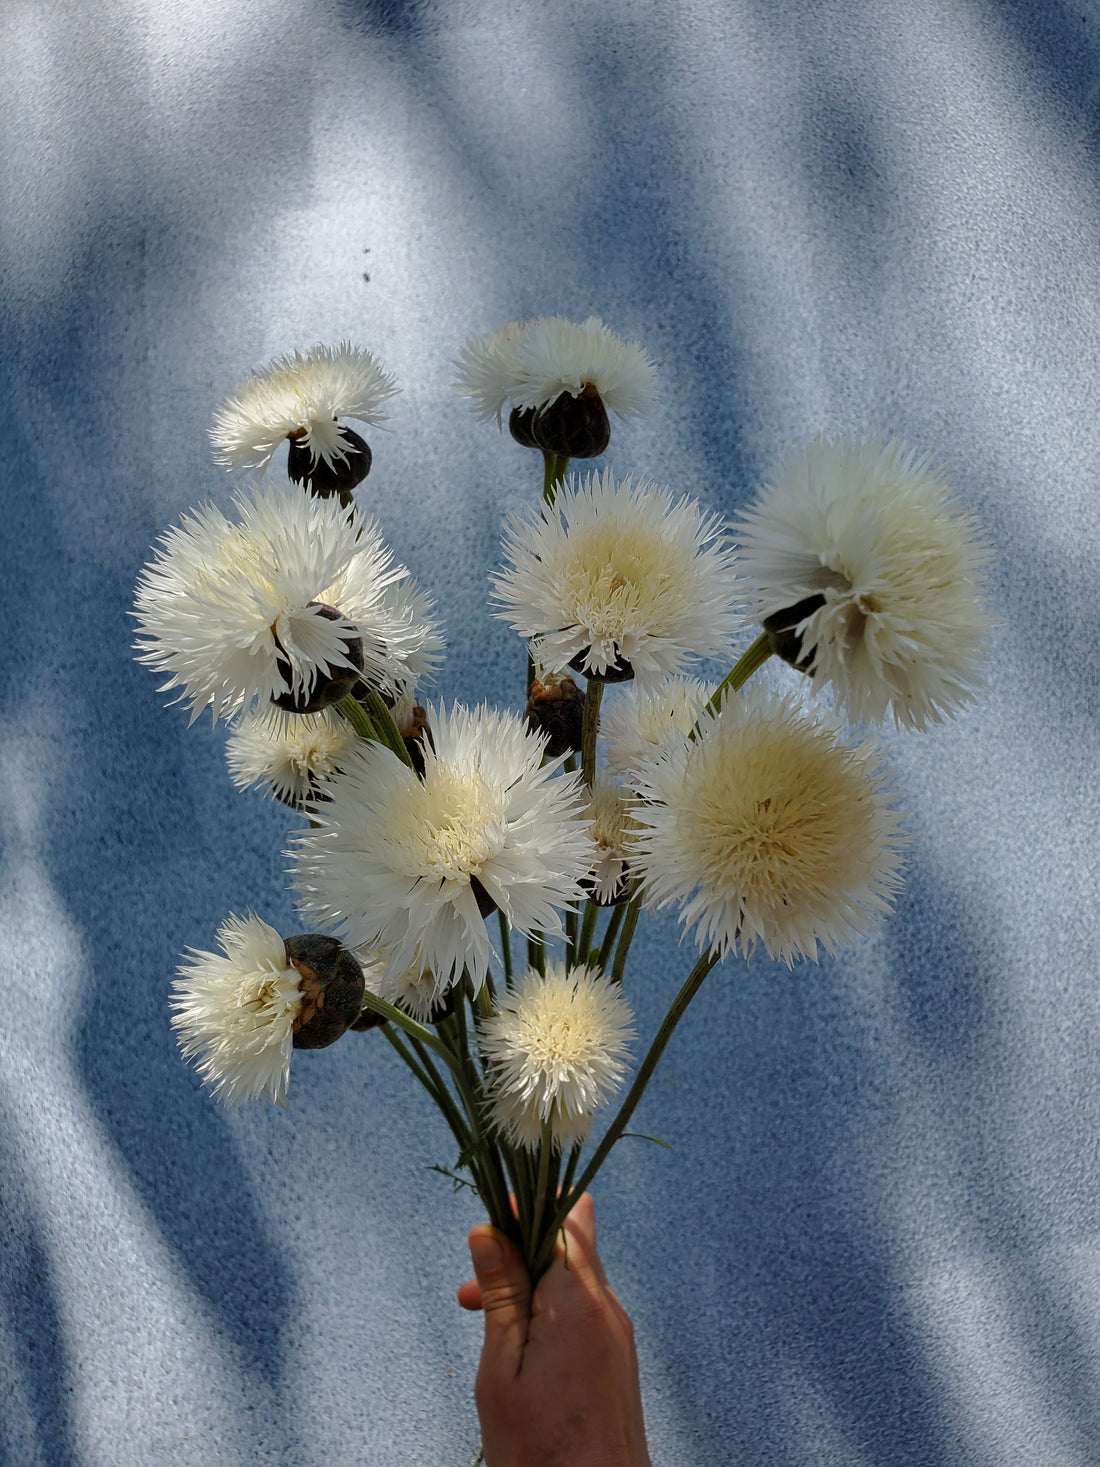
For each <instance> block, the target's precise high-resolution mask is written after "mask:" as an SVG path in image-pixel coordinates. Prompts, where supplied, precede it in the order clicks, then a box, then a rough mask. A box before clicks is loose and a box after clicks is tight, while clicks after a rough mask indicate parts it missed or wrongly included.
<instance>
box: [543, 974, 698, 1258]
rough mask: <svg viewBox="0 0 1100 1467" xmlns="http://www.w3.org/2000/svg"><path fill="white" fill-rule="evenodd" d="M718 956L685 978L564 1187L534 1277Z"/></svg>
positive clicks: (616, 1136)
mask: <svg viewBox="0 0 1100 1467" xmlns="http://www.w3.org/2000/svg"><path fill="white" fill-rule="evenodd" d="M718 958H719V954H718V953H717V952H714V951H711V952H708V953H704V954H703V956H702V957H701V958H700V959H699V961H698V962H697V963H696V964H695V967H694V968H692V970H691V972H690V973H689V974H688V976H687V977H686V978H685V979H684V983H683V987H682V988H681V989H680V992H679V993H678V994H677V995H676V997H675V998H674V999H673V1001H672V1007H671V1008H670V1009H669V1011H668V1013H667V1014H666V1015H665V1016H664V1018H663V1019H662V1020H661V1027H660V1028H659V1029H658V1030H657V1033H656V1034H655V1035H654V1036H653V1043H652V1044H651V1045H650V1046H649V1051H648V1053H647V1054H646V1057H645V1059H644V1060H643V1061H642V1063H641V1068H640V1069H639V1070H638V1073H637V1074H636V1075H635V1077H634V1083H633V1085H631V1087H630V1089H629V1091H628V1092H627V1096H626V1099H625V1100H624V1101H623V1103H622V1105H621V1106H620V1107H619V1110H618V1113H617V1114H616V1116H615V1119H614V1120H613V1121H612V1122H611V1124H610V1126H608V1128H607V1131H606V1133H605V1135H604V1137H603V1140H602V1141H601V1142H600V1144H599V1145H598V1146H597V1147H596V1150H595V1151H594V1152H593V1153H592V1158H591V1160H590V1161H589V1163H588V1165H587V1166H586V1167H585V1169H584V1171H583V1172H582V1173H581V1177H580V1181H579V1182H577V1183H576V1185H575V1186H573V1187H570V1188H569V1190H568V1191H566V1190H565V1189H564V1188H563V1189H562V1194H561V1199H560V1201H559V1203H558V1210H557V1212H556V1213H555V1214H554V1217H553V1219H552V1221H551V1223H550V1226H549V1229H548V1236H547V1242H546V1243H544V1244H543V1247H542V1251H541V1252H540V1253H539V1255H538V1256H537V1257H536V1259H535V1262H534V1267H533V1268H532V1270H531V1276H532V1277H533V1278H538V1277H539V1274H540V1273H541V1272H543V1271H544V1270H545V1269H546V1267H547V1265H548V1263H549V1261H550V1252H551V1251H552V1248H553V1240H554V1238H555V1237H556V1236H557V1232H558V1229H559V1228H560V1227H561V1225H562V1223H563V1222H564V1221H565V1219H566V1218H567V1217H568V1216H569V1210H570V1208H571V1207H572V1206H573V1204H574V1202H576V1200H577V1198H578V1197H579V1196H580V1195H581V1193H582V1192H584V1191H585V1190H586V1189H587V1188H588V1187H589V1186H590V1185H591V1182H592V1178H593V1177H594V1176H595V1175H596V1173H597V1172H598V1171H599V1169H600V1167H601V1166H603V1164H604V1162H605V1161H606V1160H607V1154H608V1152H609V1151H610V1150H611V1148H612V1146H614V1144H615V1142H616V1141H617V1140H618V1139H619V1137H620V1136H621V1135H622V1133H623V1132H624V1131H625V1130H626V1125H627V1122H628V1121H629V1120H630V1117H631V1116H632V1115H633V1114H634V1110H635V1107H636V1106H637V1104H638V1102H639V1101H640V1100H641V1098H642V1096H643V1094H644V1093H645V1088H646V1086H647V1085H648V1084H649V1080H650V1077H651V1075H652V1074H653V1071H654V1070H655V1069H656V1068H657V1061H658V1060H659V1059H660V1058H661V1055H662V1054H664V1052H665V1046H666V1045H667V1044H668V1041H669V1040H670V1039H671V1038H672V1035H673V1032H674V1030H675V1028H676V1025H677V1024H678V1023H679V1022H680V1020H681V1019H682V1018H683V1017H684V1013H685V1012H686V1010H687V1006H688V1004H689V1003H690V1002H691V1000H692V999H693V998H694V997H695V995H696V994H697V993H698V992H699V989H700V988H701V987H702V986H703V979H704V978H705V977H706V976H707V974H708V973H709V972H710V970H711V969H712V968H713V967H714V965H715V963H716V962H717V961H718Z"/></svg>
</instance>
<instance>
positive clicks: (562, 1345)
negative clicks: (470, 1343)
mask: <svg viewBox="0 0 1100 1467" xmlns="http://www.w3.org/2000/svg"><path fill="white" fill-rule="evenodd" d="M564 1231H565V1235H566V1239H567V1244H568V1263H567V1262H566V1248H565V1247H563V1245H562V1240H561V1238H560V1237H559V1239H558V1243H557V1248H556V1250H555V1253H554V1260H553V1262H552V1263H551V1265H550V1267H549V1268H548V1269H547V1271H546V1273H545V1274H544V1275H543V1276H542V1278H541V1279H540V1280H539V1282H538V1284H537V1286H536V1288H535V1290H534V1294H533V1295H532V1292H531V1283H530V1280H529V1279H528V1277H527V1270H526V1268H525V1267H524V1264H523V1259H522V1257H521V1256H520V1253H519V1250H518V1249H517V1248H516V1247H515V1245H514V1244H513V1243H512V1242H510V1241H509V1239H508V1238H506V1237H505V1236H504V1234H503V1233H500V1232H498V1231H497V1230H496V1228H492V1227H490V1226H489V1225H488V1224H487V1223H481V1224H479V1225H478V1226H477V1227H475V1228H472V1229H471V1230H470V1236H469V1244H470V1257H471V1259H472V1261H473V1265H474V1272H475V1274H476V1275H477V1277H476V1279H471V1280H469V1282H467V1283H464V1284H463V1285H462V1286H461V1287H460V1288H459V1290H458V1302H459V1303H460V1304H461V1305H462V1307H463V1308H464V1309H481V1310H482V1311H483V1312H484V1315H485V1340H484V1344H483V1345H482V1350H481V1364H480V1366H479V1368H478V1372H477V1381H476V1383H475V1385H474V1399H475V1400H476V1402H477V1412H478V1416H479V1417H480V1420H481V1435H482V1445H483V1448H484V1452H485V1464H486V1467H563V1464H565V1463H568V1464H569V1467H650V1461H649V1453H648V1451H647V1450H646V1441H645V1423H644V1421H643V1419H642V1393H641V1388H640V1386H639V1383H638V1357H637V1355H636V1354H635V1352H634V1328H633V1326H632V1325H631V1323H630V1316H629V1315H628V1314H627V1312H626V1310H625V1309H624V1308H623V1306H622V1305H621V1304H620V1303H619V1301H618V1299H616V1297H615V1295H614V1293H613V1292H612V1289H611V1286H610V1285H609V1284H608V1282H607V1275H606V1274H605V1273H604V1271H603V1264H602V1263H601V1262H600V1258H599V1254H598V1253H597V1252H596V1213H595V1208H594V1206H593V1202H592V1198H591V1197H590V1196H589V1194H588V1193H587V1192H586V1193H585V1194H584V1195H583V1196H582V1197H580V1198H579V1199H578V1201H577V1202H576V1204H575V1205H574V1207H573V1210H572V1212H571V1213H570V1214H569V1216H568V1217H567V1218H566V1220H565V1228H564Z"/></svg>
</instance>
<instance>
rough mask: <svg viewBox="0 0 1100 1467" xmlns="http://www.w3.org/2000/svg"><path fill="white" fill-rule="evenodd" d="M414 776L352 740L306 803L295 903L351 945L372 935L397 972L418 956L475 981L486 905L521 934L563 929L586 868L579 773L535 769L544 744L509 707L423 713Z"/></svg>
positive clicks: (447, 975) (448, 979)
mask: <svg viewBox="0 0 1100 1467" xmlns="http://www.w3.org/2000/svg"><path fill="white" fill-rule="evenodd" d="M428 721H429V726H430V728H431V740H430V741H428V740H424V741H423V743H422V745H421V750H422V754H423V759H424V773H423V776H422V777H421V778H418V777H417V776H416V774H415V773H414V772H413V771H412V770H411V769H410V768H408V766H407V765H405V764H403V763H402V762H401V760H400V759H398V757H397V756H396V755H395V754H394V753H392V752H391V751H390V750H389V749H386V748H384V747H382V746H381V745H378V744H369V745H363V746H361V747H360V748H359V749H357V750H356V751H355V752H354V754H353V755H352V757H351V758H350V759H349V760H348V762H347V763H346V764H345V767H344V769H343V770H342V771H341V773H340V774H338V775H337V776H336V777H335V778H334V779H333V781H332V782H331V784H330V785H329V786H328V787H327V793H328V795H329V796H330V800H329V802H328V803H326V804H324V805H319V806H318V807H317V808H316V809H315V810H314V811H312V812H311V813H312V815H313V820H314V822H315V824H316V826H317V828H316V829H314V830H311V831H309V832H306V833H303V835H302V836H301V837H300V838H299V845H298V849H297V851H296V853H295V858H294V860H295V885H296V886H297V889H298V891H299V893H300V895H301V899H302V903H303V905H304V906H305V908H306V909H307V910H309V911H311V912H315V913H317V914H318V915H320V916H322V918H323V920H324V921H325V922H326V923H330V922H331V923H335V924H337V928H338V930H339V931H340V932H341V933H342V934H343V935H345V936H346V938H347V940H348V941H349V942H350V943H351V944H352V945H354V946H355V947H362V946H371V945H373V944H378V945H379V946H381V947H383V948H386V949H387V950H388V966H389V968H390V970H391V972H398V971H401V970H403V969H407V968H410V967H412V966H414V964H415V963H416V962H418V961H419V962H422V963H423V964H424V966H425V967H427V968H429V969H430V970H431V971H432V972H433V973H435V974H436V975H437V976H438V977H439V978H440V980H441V981H443V982H445V983H447V984H450V983H453V982H455V981H457V979H458V978H459V977H461V974H462V970H463V968H464V967H466V968H468V969H469V971H470V973H471V975H472V976H473V977H474V979H475V981H480V980H481V978H482V977H483V976H484V974H485V972H486V971H487V969H488V964H489V956H490V952H491V947H490V943H489V938H488V936H487V934H486V930H485V921H484V914H485V913H487V912H489V911H491V910H492V908H493V906H496V907H498V908H499V909H500V910H501V911H502V912H503V913H504V915H505V917H506V918H507V920H508V921H509V922H510V923H511V925H512V926H513V927H515V928H517V929H518V930H519V931H520V932H524V933H530V932H534V931H536V930H537V931H542V932H547V933H554V934H556V933H560V932H561V930H562V928H561V919H560V917H559V915H558V913H557V911H556V910H555V908H556V907H557V906H562V905H565V904H568V903H571V902H574V901H576V900H577V899H578V898H579V897H580V896H581V895H582V891H581V881H582V879H583V878H584V876H585V875H586V874H587V872H588V870H589V868H590V866H591V844H590V842H589V838H588V834H587V829H586V823H585V820H584V814H583V808H582V806H581V802H580V795H579V784H578V776H576V775H562V774H560V773H558V772H557V771H558V768H559V766H560V763H561V761H560V760H555V761H553V762H552V763H549V764H547V765H546V766H545V767H541V766H542V758H543V752H544V749H545V740H544V739H543V738H542V737H540V736H538V735H536V734H533V733H529V732H527V731H526V730H525V728H524V726H523V723H522V721H521V719H520V718H519V717H517V716H515V715H513V714H508V713H497V712H494V711H492V710H490V709H488V708H486V707H480V708H474V709H467V708H463V707H461V706H459V705H458V704H456V705H454V706H453V707H452V708H451V709H450V710H448V709H446V708H445V707H442V706H441V707H437V708H432V707H429V709H428Z"/></svg>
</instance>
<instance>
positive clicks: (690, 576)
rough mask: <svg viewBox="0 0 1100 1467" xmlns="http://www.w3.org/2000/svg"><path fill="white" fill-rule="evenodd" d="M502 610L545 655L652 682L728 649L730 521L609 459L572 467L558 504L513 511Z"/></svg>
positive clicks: (731, 623)
mask: <svg viewBox="0 0 1100 1467" xmlns="http://www.w3.org/2000/svg"><path fill="white" fill-rule="evenodd" d="M504 552H505V555H506V556H507V558H508V559H509V560H510V561H511V565H510V566H509V567H508V568H506V569H505V571H504V572H503V574H502V575H500V576H498V577H497V578H496V579H495V580H494V582H493V586H494V591H495V594H496V599H497V600H498V601H500V602H501V603H502V605H503V607H504V610H503V611H501V612H499V613H498V615H500V616H501V617H502V618H503V619H504V620H505V621H507V622H509V624H510V625H511V626H512V627H513V628H514V630H515V631H517V632H518V633H519V634H520V636H523V637H530V638H533V639H534V649H533V655H534V656H535V657H536V658H537V659H540V660H541V661H543V662H545V663H546V665H547V666H551V667H556V668H564V667H566V666H573V667H575V668H576V669H577V670H578V671H580V672H583V673H585V675H586V676H589V677H598V678H602V677H604V676H607V675H611V676H612V677H614V675H615V671H616V669H617V668H622V667H623V665H624V664H626V665H628V667H629V668H631V669H633V673H634V676H635V677H637V679H638V681H639V682H641V683H643V684H645V685H647V686H650V685H653V684H655V683H658V682H660V680H661V679H662V678H664V677H668V676H671V675H672V674H675V673H677V672H679V670H680V668H681V666H682V665H683V663H684V662H685V661H686V660H687V659H688V658H690V657H727V656H728V655H729V653H730V638H731V636H732V634H733V632H734V630H735V628H736V627H737V626H739V625H740V620H739V617H738V615H737V613H736V611H735V609H734V597H735V588H736V581H735V575H734V569H733V551H732V550H731V549H730V548H728V547H727V544H726V540H725V536H724V533H723V530H722V524H721V521H720V520H719V519H718V517H717V516H716V515H711V514H705V513H704V512H703V511H702V510H701V509H700V507H699V505H698V504H696V503H695V502H694V500H691V499H688V498H687V497H686V496H684V497H683V498H681V499H679V500H675V499H673V496H672V494H671V493H670V492H669V491H668V490H667V489H662V488H659V487H658V486H657V485H655V484H651V483H649V482H648V481H646V480H641V481H640V482H638V483H637V484H635V483H633V482H632V481H631V480H630V479H624V480H623V481H622V483H616V481H615V479H614V478H613V476H612V474H611V471H610V469H605V470H604V472H603V473H602V474H597V473H594V474H590V475H589V476H588V477H587V478H586V479H585V480H584V481H583V483H581V482H579V481H578V480H577V479H575V478H570V479H569V480H567V482H566V483H565V484H564V485H562V486H561V487H560V488H559V489H558V493H557V497H556V499H555V501H554V504H553V505H552V506H550V505H546V504H543V505H542V506H541V508H540V509H539V510H536V511H535V512H534V513H533V514H530V515H528V516H527V517H520V516H513V517H512V518H511V520H510V522H509V525H508V528H507V530H506V532H505V537H504Z"/></svg>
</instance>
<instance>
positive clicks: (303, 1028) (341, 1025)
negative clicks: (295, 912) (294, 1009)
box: [286, 932, 364, 1049]
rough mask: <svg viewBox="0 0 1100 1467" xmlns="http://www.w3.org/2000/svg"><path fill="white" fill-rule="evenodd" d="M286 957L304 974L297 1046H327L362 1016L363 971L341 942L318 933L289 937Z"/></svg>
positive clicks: (295, 1025)
mask: <svg viewBox="0 0 1100 1467" xmlns="http://www.w3.org/2000/svg"><path fill="white" fill-rule="evenodd" d="M286 960H287V962H288V963H289V964H290V965H291V967H293V968H297V970H298V972H299V973H300V974H301V975H302V981H301V982H300V983H299V985H298V987H299V988H300V989H301V993H302V1003H301V1007H300V1008H299V1010H298V1015H297V1018H296V1019H295V1020H294V1038H293V1041H292V1042H293V1045H294V1048H295V1049H324V1048H325V1046H326V1045H329V1044H332V1043H334V1041H335V1040H337V1039H339V1038H340V1036H341V1035H342V1034H343V1033H344V1031H345V1029H348V1028H350V1026H351V1025H352V1024H354V1023H355V1021H356V1020H357V1019H358V1018H359V1015H360V1012H361V1010H362V1007H363V988H364V983H363V970H362V968H361V967H360V966H359V964H358V963H357V962H356V960H355V958H353V957H352V955H351V953H349V952H348V950H347V948H346V947H344V946H343V944H342V943H339V942H337V941H336V939H335V938H334V937H325V936H323V935H322V934H321V933H319V932H307V933H303V934H302V935H300V936H298V937H288V938H287V939H286Z"/></svg>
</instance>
